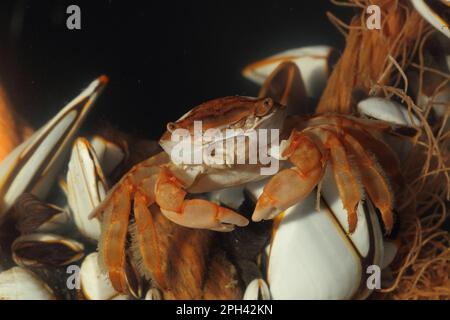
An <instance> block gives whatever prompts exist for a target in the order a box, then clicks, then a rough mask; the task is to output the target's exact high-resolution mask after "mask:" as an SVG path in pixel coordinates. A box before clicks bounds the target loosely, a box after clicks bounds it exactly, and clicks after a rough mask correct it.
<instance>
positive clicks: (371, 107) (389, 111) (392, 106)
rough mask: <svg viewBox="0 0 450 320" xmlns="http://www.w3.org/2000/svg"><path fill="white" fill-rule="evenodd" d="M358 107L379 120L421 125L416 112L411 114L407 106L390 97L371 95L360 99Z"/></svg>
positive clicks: (404, 124)
mask: <svg viewBox="0 0 450 320" xmlns="http://www.w3.org/2000/svg"><path fill="white" fill-rule="evenodd" d="M357 108H358V111H359V112H360V113H361V114H363V115H366V116H369V117H371V118H375V119H378V120H383V121H386V122H390V123H393V124H397V125H403V126H409V127H412V126H414V125H416V126H418V125H420V121H419V119H417V117H416V116H415V115H414V114H409V113H408V110H407V109H406V108H405V107H403V106H402V105H401V104H399V103H397V102H395V101H392V100H389V99H385V98H381V97H370V98H367V99H365V100H362V101H360V102H359V103H358V105H357Z"/></svg>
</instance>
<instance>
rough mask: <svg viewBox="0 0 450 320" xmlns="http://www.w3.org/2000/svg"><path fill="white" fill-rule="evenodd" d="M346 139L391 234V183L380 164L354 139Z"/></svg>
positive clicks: (392, 222) (365, 184) (370, 194)
mask: <svg viewBox="0 0 450 320" xmlns="http://www.w3.org/2000/svg"><path fill="white" fill-rule="evenodd" d="M344 139H345V143H346V145H347V146H349V149H350V150H351V151H352V153H353V155H354V156H355V157H356V163H357V166H358V168H359V172H360V175H361V181H362V183H363V185H364V189H365V190H366V192H367V193H368V195H369V197H370V199H371V200H372V201H373V203H374V204H375V206H376V207H377V208H378V209H379V210H380V212H381V217H382V219H383V223H384V226H385V228H386V232H387V233H388V234H389V233H390V232H391V230H392V226H393V224H394V221H393V214H392V203H393V199H392V191H391V188H390V186H389V183H388V181H387V180H386V178H385V176H384V174H383V171H382V170H381V169H380V168H379V166H378V163H377V162H376V161H375V160H374V159H372V157H371V156H370V155H369V154H367V152H366V151H365V150H364V149H363V147H362V146H361V144H360V143H359V142H358V141H357V140H356V139H355V138H354V137H352V136H351V135H348V134H346V135H345V136H344Z"/></svg>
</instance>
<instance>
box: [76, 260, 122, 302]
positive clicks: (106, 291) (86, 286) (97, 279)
mask: <svg viewBox="0 0 450 320" xmlns="http://www.w3.org/2000/svg"><path fill="white" fill-rule="evenodd" d="M80 285H81V292H82V294H83V296H84V297H85V298H86V299H88V300H113V299H114V300H115V299H119V300H128V299H129V296H127V295H123V294H121V293H119V292H117V291H116V290H115V289H114V288H113V286H112V283H111V280H109V277H108V274H107V273H104V272H102V270H101V268H100V265H99V263H98V253H97V252H94V253H91V254H89V255H88V256H86V258H85V259H84V260H83V263H82V264H81V269H80Z"/></svg>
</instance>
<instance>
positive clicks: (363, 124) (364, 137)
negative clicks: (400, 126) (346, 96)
mask: <svg viewBox="0 0 450 320" xmlns="http://www.w3.org/2000/svg"><path fill="white" fill-rule="evenodd" d="M308 124H310V125H332V126H336V127H339V128H343V129H344V131H345V132H347V133H349V134H351V135H352V136H353V138H355V139H356V140H358V142H359V143H360V144H362V145H364V147H365V148H366V149H368V150H369V151H370V152H372V153H373V154H376V155H377V160H378V162H379V163H380V165H381V167H382V168H383V170H384V171H385V172H386V173H387V175H388V176H389V177H392V180H393V181H394V182H395V183H396V184H398V185H399V186H400V187H402V186H403V185H404V183H405V182H404V179H403V176H402V174H401V171H400V164H399V160H398V157H397V155H396V154H395V153H394V152H393V151H392V149H391V148H390V147H389V146H388V145H387V144H386V143H385V142H384V141H383V140H382V139H380V138H378V137H377V136H376V135H375V134H373V133H372V132H371V130H370V129H369V130H368V128H372V129H373V130H375V131H385V130H386V129H387V128H389V126H387V125H386V124H379V125H378V122H375V125H374V124H372V123H371V122H369V121H367V120H365V119H353V118H350V117H349V116H341V115H340V116H334V117H326V116H319V117H316V118H314V119H312V120H310V121H309V122H308ZM383 126H384V127H383Z"/></svg>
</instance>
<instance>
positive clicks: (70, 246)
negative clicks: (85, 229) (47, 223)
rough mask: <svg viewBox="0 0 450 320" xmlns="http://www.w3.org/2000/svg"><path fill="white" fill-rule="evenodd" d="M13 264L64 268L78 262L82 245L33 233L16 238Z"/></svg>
mask: <svg viewBox="0 0 450 320" xmlns="http://www.w3.org/2000/svg"><path fill="white" fill-rule="evenodd" d="M11 250H12V253H13V259H14V262H16V263H17V264H18V265H20V266H25V267H27V266H31V267H41V266H55V267H56V266H64V265H68V264H71V263H72V262H75V261H77V260H80V259H81V258H82V257H83V255H84V246H83V244H81V243H79V242H78V241H75V240H73V239H69V238H65V237H62V236H58V235H54V234H48V233H47V234H45V233H33V234H28V235H24V236H20V237H18V238H17V239H16V240H15V241H14V242H13V244H12V246H11Z"/></svg>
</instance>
